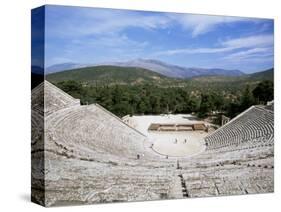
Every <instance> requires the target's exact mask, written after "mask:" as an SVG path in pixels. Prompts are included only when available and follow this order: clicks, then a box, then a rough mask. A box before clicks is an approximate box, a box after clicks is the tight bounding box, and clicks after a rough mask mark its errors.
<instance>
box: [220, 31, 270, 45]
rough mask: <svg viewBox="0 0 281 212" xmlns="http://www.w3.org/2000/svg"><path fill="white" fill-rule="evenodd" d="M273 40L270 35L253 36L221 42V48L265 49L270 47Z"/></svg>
mask: <svg viewBox="0 0 281 212" xmlns="http://www.w3.org/2000/svg"><path fill="white" fill-rule="evenodd" d="M273 42H274V38H273V35H272V34H269V35H255V36H249V37H242V38H236V39H230V40H227V41H224V42H222V43H221V44H222V46H225V47H230V48H249V47H266V46H272V45H273Z"/></svg>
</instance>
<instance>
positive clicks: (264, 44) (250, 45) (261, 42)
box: [154, 35, 273, 56]
mask: <svg viewBox="0 0 281 212" xmlns="http://www.w3.org/2000/svg"><path fill="white" fill-rule="evenodd" d="M272 48H273V35H257V36H249V37H243V38H235V39H229V40H226V41H223V42H220V43H219V45H218V47H213V48H181V49H170V50H164V51H159V52H156V53H154V55H155V56H159V55H176V54H215V53H223V52H231V51H234V50H239V49H244V50H242V52H244V51H245V49H247V51H248V54H249V53H253V52H254V51H255V53H257V51H262V50H263V51H265V50H267V51H269V50H270V49H271V50H272ZM242 52H241V53H240V54H245V52H244V53H242ZM236 54H238V53H236Z"/></svg>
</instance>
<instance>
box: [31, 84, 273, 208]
mask: <svg viewBox="0 0 281 212" xmlns="http://www.w3.org/2000/svg"><path fill="white" fill-rule="evenodd" d="M44 103H45V104H44ZM273 123H274V120H273V110H272V107H266V106H252V107H250V108H249V109H248V110H246V111H244V112H243V113H242V114H240V115H239V116H237V117H236V118H234V119H232V120H231V121H230V122H228V123H227V124H226V125H224V126H222V127H221V128H219V129H218V130H216V131H214V132H212V133H209V134H207V135H206V136H205V137H204V145H205V149H204V151H203V152H200V154H196V155H194V156H192V157H168V158H167V157H165V156H163V155H161V154H157V153H156V152H155V151H153V150H152V148H151V145H152V144H153V141H151V139H148V138H147V135H145V134H144V133H142V132H140V131H138V130H137V129H135V128H133V127H131V126H130V125H128V124H127V123H125V122H123V121H122V120H121V119H119V118H118V117H116V116H115V115H113V114H112V113H110V112H109V111H107V110H105V109H104V108H103V107H101V106H99V105H98V104H92V105H80V101H79V100H77V99H74V98H73V97H71V96H69V95H68V94H66V93H64V92H63V91H61V90H60V89H58V88H57V87H55V86H54V85H52V84H50V83H49V82H47V81H45V82H43V83H42V84H40V85H39V86H37V87H36V88H34V89H33V90H32V200H33V201H35V202H38V203H40V204H42V205H46V206H53V205H70V204H82V203H83V204H88V203H104V202H122V201H143V200H159V199H174V198H187V197H207V196H218V195H237V194H254V193H265V192H273V190H274V174H273V173H274V165H273V157H274V143H273V140H274V132H273V129H274V126H273Z"/></svg>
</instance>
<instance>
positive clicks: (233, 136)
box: [205, 106, 274, 150]
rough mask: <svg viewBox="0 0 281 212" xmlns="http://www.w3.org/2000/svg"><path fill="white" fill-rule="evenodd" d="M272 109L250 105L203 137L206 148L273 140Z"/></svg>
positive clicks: (255, 143) (240, 145)
mask: <svg viewBox="0 0 281 212" xmlns="http://www.w3.org/2000/svg"><path fill="white" fill-rule="evenodd" d="M273 124H274V121H273V111H271V110H267V109H265V108H264V107H262V106H252V107H250V108H249V109H248V110H246V111H245V112H243V113H241V114H240V115H239V116H237V117H235V118H234V119H233V120H231V121H230V122H228V123H227V124H226V125H224V126H223V127H221V128H219V129H218V130H216V131H215V132H213V133H212V134H210V135H208V136H207V137H206V138H205V141H206V145H207V150H211V149H219V148H232V147H234V146H236V147H237V148H241V147H251V146H253V145H258V144H264V145H265V144H270V143H272V142H273V139H272V138H271V137H273V129H274V128H273Z"/></svg>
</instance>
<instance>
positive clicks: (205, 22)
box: [170, 14, 253, 37]
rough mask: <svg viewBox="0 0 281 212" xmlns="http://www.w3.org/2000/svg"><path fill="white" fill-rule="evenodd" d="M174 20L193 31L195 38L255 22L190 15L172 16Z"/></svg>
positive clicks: (237, 18)
mask: <svg viewBox="0 0 281 212" xmlns="http://www.w3.org/2000/svg"><path fill="white" fill-rule="evenodd" d="M170 17H172V18H173V19H174V20H176V21H177V22H179V23H180V24H181V25H182V26H183V28H184V29H187V30H191V34H192V36H193V37H196V36H198V35H202V34H205V33H207V32H210V31H212V30H214V29H215V28H216V27H218V26H220V25H223V24H228V23H235V22H242V21H253V19H248V18H239V17H227V16H212V15H189V14H180V15H179V14H176V15H170Z"/></svg>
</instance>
